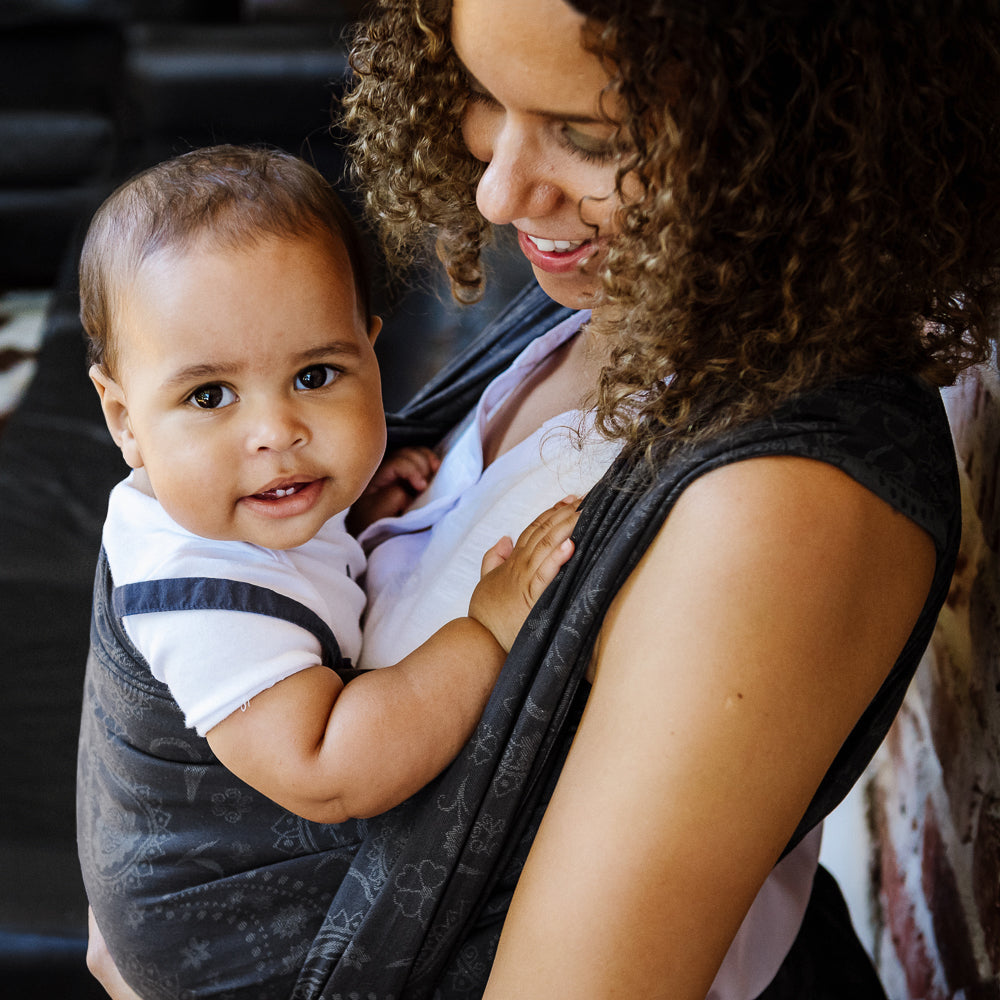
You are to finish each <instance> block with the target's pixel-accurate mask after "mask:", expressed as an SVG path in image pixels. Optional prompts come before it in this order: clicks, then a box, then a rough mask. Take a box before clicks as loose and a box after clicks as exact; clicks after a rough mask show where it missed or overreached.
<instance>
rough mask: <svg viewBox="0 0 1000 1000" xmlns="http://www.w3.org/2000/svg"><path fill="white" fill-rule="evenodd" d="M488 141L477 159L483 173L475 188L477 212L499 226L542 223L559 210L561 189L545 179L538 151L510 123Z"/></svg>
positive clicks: (501, 127) (497, 129)
mask: <svg viewBox="0 0 1000 1000" xmlns="http://www.w3.org/2000/svg"><path fill="white" fill-rule="evenodd" d="M491 139H492V141H490V142H489V143H488V155H486V156H481V157H480V159H482V160H484V162H485V163H486V170H485V172H484V173H483V176H482V177H481V178H480V181H479V184H478V186H477V188H476V205H477V207H478V208H479V211H480V212H481V213H482V214H483V217H484V218H486V219H488V220H489V221H490V222H492V223H494V224H495V225H498V226H503V225H507V224H509V223H511V222H515V221H517V220H519V219H523V220H529V219H530V220H533V221H538V220H541V219H544V218H545V217H546V216H547V215H549V214H550V213H551V212H553V211H554V210H555V209H556V207H557V206H558V204H559V199H560V189H559V187H558V185H557V184H556V183H554V182H553V180H552V179H551V178H549V177H547V176H546V175H545V167H544V163H543V160H542V157H541V155H540V151H539V150H538V149H537V148H536V147H535V146H534V145H533V144H532V143H531V141H530V137H528V136H526V135H525V134H524V132H523V130H521V129H520V128H519V127H518V126H517V125H516V124H512V123H507V124H503V125H498V127H497V128H496V129H495V131H494V133H493V135H492V137H491ZM484 151H485V150H484Z"/></svg>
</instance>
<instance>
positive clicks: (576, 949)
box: [486, 458, 934, 1000]
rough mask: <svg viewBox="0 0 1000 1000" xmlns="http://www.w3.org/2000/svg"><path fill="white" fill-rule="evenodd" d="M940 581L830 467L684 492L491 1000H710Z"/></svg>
mask: <svg viewBox="0 0 1000 1000" xmlns="http://www.w3.org/2000/svg"><path fill="white" fill-rule="evenodd" d="M933 569H934V551H933V545H932V543H931V541H930V539H929V537H928V536H927V535H926V534H925V533H924V532H923V531H922V530H921V529H919V528H918V527H917V526H916V525H914V524H913V523H912V522H911V521H909V520H907V519H906V518H904V517H902V516H901V515H899V514H897V513H896V512H894V511H893V510H892V509H891V508H890V507H888V506H887V505H886V504H885V503H883V502H882V501H881V500H879V499H878V498H877V497H875V496H874V495H873V494H871V493H869V492H868V491H867V490H865V489H863V488H862V487H861V486H859V485H858V484H857V483H855V482H854V481H853V480H851V479H849V478H848V477H847V476H846V475H844V474H843V473H840V472H838V471H837V470H835V469H833V468H832V467H830V466H827V465H824V464H821V463H818V462H812V461H809V460H807V459H801V458H762V459H754V460H751V461H747V462H743V463H739V464H735V465H732V466H729V467H726V468H723V469H720V470H717V471H715V472H712V473H710V474H708V475H706V476H705V477H703V478H702V479H701V480H699V481H697V482H696V483H694V484H693V485H692V486H691V487H690V488H689V489H688V491H687V492H686V494H685V495H684V496H683V497H682V498H681V500H680V502H679V503H678V505H677V507H676V508H675V510H674V511H673V512H672V513H671V514H670V516H669V518H668V519H667V521H666V523H665V524H664V526H663V528H662V529H661V530H660V532H659V535H658V536H657V538H656V540H655V541H654V543H653V545H652V546H651V547H650V549H649V550H648V551H647V553H646V554H645V556H644V557H643V559H642V560H641V562H640V564H639V566H638V567H637V568H636V570H635V572H634V573H633V574H632V576H631V577H630V579H629V580H628V581H627V583H626V585H625V587H624V588H623V589H622V591H621V593H620V594H619V595H618V598H617V599H616V601H615V603H614V604H613V606H612V608H611V610H610V612H609V615H608V618H607V619H606V621H605V624H604V626H603V629H602V633H601V637H600V642H599V646H598V650H597V653H596V675H595V681H594V687H593V691H592V693H591V696H590V699H589V703H588V705H587V709H586V712H585V714H584V717H583V720H582V722H581V725H580V729H579V732H578V734H577V736H576V738H575V740H574V743H573V746H572V749H571V751H570V755H569V758H568V760H567V763H566V765H565V767H564V769H563V772H562V775H561V777H560V779H559V783H558V785H557V788H556V792H555V795H554V797H553V799H552V802H551V804H550V805H549V808H548V810H547V812H546V815H545V818H544V820H543V822H542V826H541V829H540V831H539V834H538V836H537V838H536V840H535V843H534V846H533V847H532V850H531V853H530V856H529V858H528V861H527V864H526V867H525V869H524V873H523V875H522V877H521V879H520V882H519V883H518V887H517V891H516V893H515V895H514V900H513V904H512V906H511V910H510V913H509V915H508V918H507V921H506V923H505V925H504V931H503V935H502V937H501V941H500V947H499V952H498V955H497V959H496V962H495V964H494V968H493V974H492V977H491V979H490V983H489V987H488V989H487V992H486V997H487V998H489V1000H527V998H532V1000H535V998H537V1000H561V998H567V1000H569V998H572V1000H578V998H579V997H587V998H588V1000H605V998H612V997H628V998H629V1000H646V998H653V997H668V996H669V997H670V998H671V1000H685V998H699V1000H700V998H703V997H704V996H705V994H706V992H707V991H708V988H709V987H710V985H711V983H712V980H713V978H714V976H715V974H716V972H717V970H718V967H719V965H720V963H721V961H722V958H723V957H724V955H725V952H726V950H727V948H728V946H729V943H730V941H731V940H732V938H733V936H734V935H735V933H736V931H737V929H738V927H739V924H740V922H741V920H742V918H743V916H744V914H745V912H746V910H747V908H748V907H749V905H750V903H751V902H752V900H753V898H754V896H755V895H756V893H757V891H758V889H759V888H760V886H761V885H762V883H763V881H764V879H765V878H766V877H767V875H768V873H769V871H770V870H771V868H772V866H773V865H774V863H775V861H776V860H777V858H778V856H779V854H780V852H781V850H782V849H783V847H784V845H785V844H786V842H787V841H788V839H789V837H790V836H791V834H792V832H793V831H794V829H795V827H796V825H797V823H798V821H799V819H800V818H801V816H802V814H803V812H804V810H805V808H806V806H807V804H808V803H809V801H810V799H811V798H812V795H813V793H814V792H815V790H816V788H817V786H818V785H819V782H820V780H821V778H822V777H823V775H824V773H825V772H826V770H827V768H828V766H829V765H830V763H831V761H832V760H833V757H834V756H835V754H836V752H837V750H838V749H839V747H840V746H841V744H842V742H843V740H844V738H845V737H846V736H847V734H848V733H849V731H850V730H851V728H852V727H853V725H854V723H855V722H856V720H857V719H858V718H859V716H860V715H861V713H862V711H863V710H864V708H865V707H866V706H867V704H868V703H869V701H870V700H871V698H872V697H873V696H874V694H875V692H876V691H877V689H878V687H879V686H880V685H881V683H882V681H883V680H884V678H885V676H886V674H887V673H888V671H889V669H890V668H891V665H892V663H893V662H894V660H895V658H896V656H897V655H898V653H899V652H900V650H901V648H902V646H903V644H904V642H905V640H906V638H907V636H908V635H909V632H910V630H911V628H912V626H913V624H914V622H915V620H916V618H917V616H918V613H919V611H920V609H921V607H922V605H923V602H924V600H925V596H926V592H927V589H928V587H929V584H930V580H931V577H932V574H933Z"/></svg>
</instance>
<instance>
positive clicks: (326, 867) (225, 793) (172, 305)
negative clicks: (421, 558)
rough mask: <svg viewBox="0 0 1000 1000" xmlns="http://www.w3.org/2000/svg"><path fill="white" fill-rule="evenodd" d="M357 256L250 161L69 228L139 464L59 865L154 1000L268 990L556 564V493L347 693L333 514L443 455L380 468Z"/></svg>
mask: <svg viewBox="0 0 1000 1000" xmlns="http://www.w3.org/2000/svg"><path fill="white" fill-rule="evenodd" d="M362 265H363V256H362V253H361V247H360V241H359V237H358V235H357V233H356V231H355V229H354V227H353V225H352V223H351V221H350V218H349V216H348V215H347V213H346V212H345V210H344V209H343V207H342V206H341V204H340V203H339V201H338V200H337V198H336V196H335V195H334V193H333V191H332V189H331V188H330V187H329V185H328V184H327V183H326V182H325V181H324V180H323V178H322V177H321V176H320V175H319V174H318V173H317V172H316V171H315V170H313V169H312V168H311V167H309V166H308V165H306V164H305V163H303V162H302V161H301V160H298V159H296V158H295V157H292V156H289V155H287V154H284V153H280V152H276V151H268V150H260V149H243V148H238V147H225V146H224V147H215V148H212V149H207V150H199V151H195V152H193V153H189V154H187V155H185V156H182V157H178V158H176V159H175V160H171V161H168V162H167V163H164V164H161V165H159V166H157V167H154V168H152V169H150V170H147V171H146V172H144V173H142V174H140V175H139V176H137V177H135V178H133V179H132V180H131V181H129V182H127V183H126V184H125V185H123V186H122V187H121V188H119V189H118V191H116V192H115V193H114V194H113V195H112V196H111V197H110V198H109V199H108V200H107V202H105V204H104V205H103V206H102V207H101V209H100V210H99V211H98V213H97V215H96V216H95V218H94V220H93V222H92V224H91V227H90V230H89V232H88V235H87V240H86V243H85V246H84V250H83V255H82V258H81V264H80V294H81V315H82V319H83V323H84V327H85V329H86V332H87V334H88V337H89V338H90V345H91V360H92V362H93V364H92V367H91V369H90V375H91V379H92V380H93V383H94V385H95V387H96V388H97V392H98V394H99V396H100V399H101V406H102V408H103V411H104V416H105V419H106V421H107V425H108V428H109V429H110V431H111V434H112V437H113V438H114V440H115V442H116V444H117V445H118V446H119V448H120V449H121V451H122V454H123V456H124V457H125V460H126V462H127V463H128V465H129V466H131V468H132V470H133V471H132V473H131V475H130V476H129V477H128V478H127V479H126V480H125V481H124V482H122V483H120V484H119V485H118V486H117V487H115V489H114V491H113V492H112V494H111V497H110V502H109V509H108V517H107V521H106V523H105V528H104V535H103V548H102V553H101V559H100V563H99V566H98V574H97V580H96V585H95V598H94V617H93V625H92V631H91V655H90V658H89V661H88V671H87V683H86V694H85V704H84V714H83V723H82V728H81V740H80V764H79V783H78V828H79V841H80V857H81V865H82V868H83V874H84V880H85V883H86V887H87V892H88V896H89V898H90V901H91V905H92V907H93V910H94V913H95V916H96V920H97V924H98V926H99V927H100V929H101V931H102V932H103V933H104V936H105V938H106V939H107V942H108V946H109V948H110V951H111V953H112V955H113V956H114V957H115V959H116V961H118V963H119V966H120V968H121V970H122V972H123V973H124V974H125V975H126V978H130V981H132V983H133V985H134V986H135V987H136V988H137V989H139V991H140V992H141V993H142V994H143V996H144V997H146V998H148V1000H154V998H155V997H157V996H178V995H181V994H182V993H183V995H185V996H198V997H201V996H211V995H215V994H216V993H219V994H220V995H221V994H225V995H226V996H239V995H241V994H240V992H239V991H240V989H241V988H244V989H246V990H247V993H246V995H247V996H254V997H256V998H258V1000H263V998H266V997H270V996H274V997H279V996H288V995H289V993H290V992H291V990H292V988H293V987H294V983H295V978H296V968H297V967H296V954H295V949H296V948H298V947H300V946H301V942H302V941H305V940H308V939H309V938H310V937H311V936H312V935H311V934H309V933H308V931H309V930H310V925H309V923H308V921H309V920H311V919H315V920H316V921H318V920H319V919H320V915H321V914H322V913H323V910H324V907H322V906H321V905H318V902H319V900H318V899H317V894H319V895H322V894H323V893H328V892H329V893H332V891H333V889H334V888H335V887H336V883H337V878H336V877H332V876H331V872H332V873H334V875H336V873H338V872H340V873H342V872H343V871H346V867H347V865H349V863H350V858H351V856H352V845H354V844H356V843H357V842H358V840H359V839H360V836H361V832H360V830H361V828H362V827H363V824H360V825H359V821H361V820H363V818H365V817H371V816H374V815H376V814H378V813H381V812H384V811H386V810H388V809H390V808H392V807H393V806H395V805H397V804H399V803H400V802H402V801H404V800H405V799H407V798H409V797H410V796H411V795H413V794H414V793H416V792H417V791H418V790H419V789H420V788H422V787H423V786H424V785H425V784H426V783H427V782H429V781H430V780H431V779H432V778H434V777H435V776H436V775H437V774H438V773H439V772H440V771H441V770H442V769H443V768H444V767H445V766H447V764H448V763H450V761H451V760H452V759H453V758H454V757H455V755H456V754H457V753H458V751H459V749H460V748H461V747H462V745H463V744H464V743H465V741H466V740H467V739H468V737H469V735H470V734H471V732H472V730H473V728H474V726H475V724H476V722H477V721H478V719H479V716H480V714H481V712H482V709H483V707H484V705H485V703H486V700H487V698H488V696H489V693H490V691H491V689H492V686H493V683H494V681H495V680H496V677H497V674H498V672H499V670H500V668H501V666H502V664H503V662H504V659H505V656H506V652H507V650H508V649H509V648H510V645H511V643H512V642H513V640H514V637H515V636H516V634H517V632H518V630H519V629H520V627H521V625H522V624H523V622H524V619H525V617H526V615H527V613H528V611H529V610H530V608H531V606H532V605H533V603H534V601H535V599H537V597H538V596H539V594H540V593H541V591H542V590H543V589H544V587H545V586H546V585H547V584H548V583H549V582H551V580H552V579H553V578H554V576H555V574H556V573H557V571H558V569H559V567H560V566H561V565H562V564H563V563H564V562H565V561H566V559H568V558H569V556H570V554H571V551H572V542H571V541H570V539H569V535H570V532H571V531H572V528H573V526H574V524H575V520H576V513H575V503H574V502H573V500H572V498H567V501H566V502H563V503H562V504H559V505H556V507H554V508H552V509H551V510H549V511H547V512H546V513H545V514H543V515H542V516H541V517H540V518H538V519H537V520H536V521H535V522H534V523H533V524H532V525H531V526H530V527H529V528H528V529H527V530H526V531H525V532H524V533H523V534H522V536H521V538H520V539H519V540H518V543H517V545H516V546H515V545H513V544H512V543H511V542H510V540H509V539H501V540H500V542H498V543H497V545H495V546H494V547H493V548H492V549H491V550H490V551H489V552H487V553H486V555H485V557H484V560H483V575H482V579H481V581H480V583H479V585H478V586H477V587H476V589H475V591H474V593H473V594H472V598H471V601H470V605H469V614H468V616H467V617H465V618H462V619H459V620H456V621H452V622H449V623H448V624H447V625H446V626H445V627H444V628H442V629H441V630H440V631H439V632H437V633H436V634H435V635H433V636H432V637H431V638H430V639H429V640H428V641H427V642H426V643H424V644H423V645H422V646H420V647H419V648H418V649H416V650H415V651H414V652H413V653H411V654H410V655H408V656H406V657H405V658H404V659H402V660H401V661H400V662H399V663H397V664H395V665H394V666H391V667H387V668H385V669H383V670H378V671H370V672H363V673H360V674H359V675H357V676H354V675H356V674H358V672H357V671H354V670H353V669H352V668H351V661H353V660H355V659H356V658H357V656H358V653H359V651H360V643H361V631H360V617H361V614H362V611H363V610H364V605H365V597H364V593H363V591H362V590H361V588H360V586H359V583H358V581H359V579H360V577H361V576H362V574H363V572H364V568H365V563H364V556H363V554H362V551H361V549H360V547H359V546H358V544H357V542H356V541H355V540H354V538H353V537H352V536H351V535H350V534H349V533H348V532H347V530H346V528H345V516H346V512H347V510H348V508H350V506H351V505H352V504H353V503H354V502H355V501H356V500H357V499H358V498H359V497H360V496H361V494H362V493H363V492H364V491H366V488H368V496H367V497H366V511H368V512H369V516H374V515H378V514H379V513H391V512H392V506H391V505H393V504H394V503H395V500H394V498H395V497H396V496H398V494H399V492H400V491H399V489H398V487H399V485H400V483H401V482H402V483H403V484H404V485H405V486H406V488H407V489H420V488H421V487H422V486H423V485H425V484H426V478H427V476H429V475H430V474H432V473H433V471H434V468H435V463H436V460H435V459H434V458H433V456H431V455H430V454H429V453H427V452H424V451H420V450H415V449H408V450H406V451H404V452H401V453H396V454H395V455H393V456H391V457H390V459H389V460H387V461H386V462H384V463H383V462H382V458H383V452H384V449H385V440H386V431H385V420H384V416H383V411H382V399H381V391H380V384H379V373H378V366H377V363H376V360H375V354H374V351H373V342H374V340H375V337H376V335H377V333H378V331H379V327H380V325H381V324H380V321H379V319H378V318H377V317H372V316H371V315H370V313H369V304H368V292H367V282H366V278H365V274H364V269H363V266H362ZM380 463H381V464H380ZM376 472H377V476H376ZM373 476H375V478H374V479H373ZM370 482H372V483H373V484H374V486H373V487H369V483H370ZM380 497H384V498H385V499H384V503H383V504H382V506H383V508H384V509H383V510H382V511H379V505H380ZM352 677H353V679H352ZM345 680H350V683H349V684H345ZM320 868H322V873H320ZM306 896H308V898H309V903H308V905H302V900H303V898H304V897H306ZM293 925H294V926H293ZM248 929H249V930H248ZM311 929H312V930H313V931H315V930H316V929H317V928H311ZM248 934H249V937H248ZM184 991H190V992H184Z"/></svg>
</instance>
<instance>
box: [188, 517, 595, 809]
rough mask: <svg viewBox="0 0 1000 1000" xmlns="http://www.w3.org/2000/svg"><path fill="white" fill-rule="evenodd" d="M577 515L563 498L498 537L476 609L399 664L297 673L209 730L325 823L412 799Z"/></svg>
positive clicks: (263, 784) (249, 769)
mask: <svg viewBox="0 0 1000 1000" xmlns="http://www.w3.org/2000/svg"><path fill="white" fill-rule="evenodd" d="M576 519H577V512H576V502H575V500H573V501H572V502H567V501H563V502H561V503H559V504H557V505H556V506H555V507H553V508H551V509H550V510H548V511H546V512H545V513H544V514H542V515H541V516H540V517H538V518H536V519H535V521H533V522H532V524H531V525H529V527H528V528H527V529H525V531H524V532H523V533H522V534H521V537H520V538H519V539H518V543H517V545H516V546H513V547H511V544H510V541H509V539H503V540H501V541H500V542H499V543H497V545H496V546H494V547H493V549H491V550H490V552H489V553H487V555H486V558H485V559H484V560H483V578H482V580H481V581H480V583H479V585H478V586H477V588H476V591H475V593H474V595H473V598H472V601H471V602H470V615H469V617H466V618H458V619H456V620H454V621H451V622H448V623H447V624H446V625H445V626H444V627H443V628H441V629H439V630H438V631H437V632H436V633H435V634H434V635H432V636H431V637H430V639H428V640H427V641H426V642H425V643H423V645H421V646H419V647H418V648H417V649H416V650H414V652H412V653H410V654H409V656H406V657H404V658H403V659H402V660H400V661H399V663H397V664H395V665H393V666H391V667H386V668H384V669H381V670H373V671H371V672H369V673H366V674H363V675H362V676H360V677H358V678H357V679H356V680H354V681H352V682H351V683H350V684H349V685H347V686H346V687H345V686H344V684H343V683H342V682H341V680H340V679H339V678H338V677H337V675H336V674H335V673H334V672H333V671H332V670H328V669H327V668H326V667H310V668H308V669H306V670H302V671H300V672H299V673H297V674H293V675H292V676H291V677H288V678H286V679H285V680H283V681H280V682H279V683H277V684H275V685H274V686H273V687H271V688H268V689H267V690H266V691H263V692H261V693H260V694H258V695H257V696H256V697H255V698H253V700H252V701H251V702H250V704H249V706H248V707H247V709H246V711H237V712H233V713H232V715H230V716H228V717H227V718H226V719H223V720H222V722H220V723H219V724H218V725H217V726H215V727H214V728H213V729H211V730H210V731H209V733H208V742H209V745H210V746H211V748H212V751H213V752H214V753H215V755H216V756H217V757H218V758H219V760H220V761H221V762H222V763H223V764H225V765H226V767H228V768H229V769H230V770H231V771H232V772H233V773H234V774H236V775H237V776H238V777H240V778H242V779H243V780H244V781H246V782H247V784H249V785H252V786H253V787H254V788H256V789H257V790H258V791H260V792H261V793H263V794H264V795H267V796H268V797H269V798H271V799H273V800H274V801H275V802H277V803H278V804H279V805H281V806H284V807H285V808H286V809H288V810H290V811H291V812H294V813H297V814H298V815H300V816H304V817H305V818H306V819H310V820H314V821H317V822H323V823H337V822H342V821H343V820H346V819H350V818H359V817H366V816H374V815H377V814H378V813H381V812H385V811H386V810H387V809H390V808H392V807H393V806H395V805H398V804H399V803H400V802H402V801H404V800H405V799H407V798H409V797H410V796H411V795H413V794H414V793H415V792H416V791H418V790H419V789H420V788H422V787H423V786H424V785H425V784H427V782H428V781H430V780H431V779H432V778H434V777H435V776H436V775H437V774H439V773H440V772H441V771H442V770H443V769H444V768H445V767H446V766H447V765H448V764H449V763H450V762H451V761H452V760H453V759H454V758H455V756H456V755H457V754H458V752H459V750H460V749H461V748H462V746H463V744H464V743H465V741H466V740H467V739H468V738H469V736H470V735H471V733H472V730H473V729H474V728H475V725H476V723H477V722H478V720H479V717H480V715H481V714H482V711H483V708H484V707H485V705H486V701H487V699H488V698H489V696H490V692H491V691H492V689H493V685H494V683H495V681H496V678H497V675H498V674H499V672H500V668H501V667H502V666H503V662H504V660H505V658H506V655H507V649H508V648H509V644H510V642H512V641H513V637H514V635H516V633H517V630H518V629H519V628H520V625H521V624H522V623H523V622H524V619H525V618H526V617H527V614H528V612H529V611H530V610H531V607H532V606H533V605H534V603H535V601H536V600H537V598H538V597H539V595H540V594H541V593H542V591H543V590H544V589H545V587H546V586H547V585H548V584H549V583H550V582H551V581H552V580H553V579H554V577H555V575H556V573H557V572H558V571H559V567H560V566H562V564H563V563H565V562H566V560H567V559H568V558H569V557H570V555H571V553H572V542H571V541H570V539H569V536H570V533H571V532H572V530H573V527H574V525H575V524H576ZM493 628H495V629H496V630H497V635H496V637H494V634H493V632H491V629H493Z"/></svg>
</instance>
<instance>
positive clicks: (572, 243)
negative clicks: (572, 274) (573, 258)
mask: <svg viewBox="0 0 1000 1000" xmlns="http://www.w3.org/2000/svg"><path fill="white" fill-rule="evenodd" d="M527 235H528V234H527V233H525V236H527ZM528 239H529V240H531V242H532V243H534V244H535V246H536V247H538V249H539V250H541V251H542V253H566V252H567V251H569V250H576V249H577V247H582V246H583V244H584V243H586V242H587V241H586V240H543V239H542V238H541V237H540V236H528Z"/></svg>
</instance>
